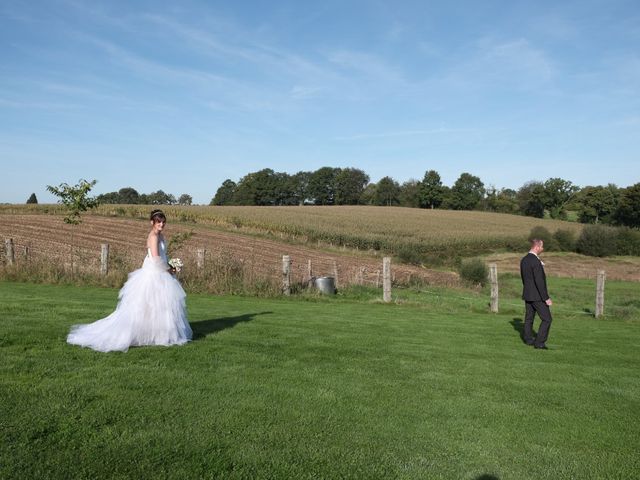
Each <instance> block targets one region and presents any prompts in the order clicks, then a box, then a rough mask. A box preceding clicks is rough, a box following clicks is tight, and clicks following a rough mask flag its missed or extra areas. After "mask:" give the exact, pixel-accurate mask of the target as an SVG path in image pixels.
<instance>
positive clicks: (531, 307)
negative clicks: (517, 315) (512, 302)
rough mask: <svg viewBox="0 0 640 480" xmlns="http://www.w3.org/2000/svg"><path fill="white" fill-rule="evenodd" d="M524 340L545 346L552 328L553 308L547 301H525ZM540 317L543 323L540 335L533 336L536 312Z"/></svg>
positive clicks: (539, 331) (539, 330)
mask: <svg viewBox="0 0 640 480" xmlns="http://www.w3.org/2000/svg"><path fill="white" fill-rule="evenodd" d="M524 305H525V312H524V341H525V342H527V343H529V344H531V343H532V344H534V345H537V346H539V347H541V346H543V345H544V344H545V342H546V341H547V338H548V337H549V329H550V328H551V320H552V319H551V309H550V308H549V305H547V304H546V303H545V302H524ZM536 313H537V314H538V316H539V317H540V320H541V323H540V328H539V329H538V335H537V336H536V338H535V340H534V338H533V318H534V316H535V314H536Z"/></svg>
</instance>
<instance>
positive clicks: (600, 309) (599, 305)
mask: <svg viewBox="0 0 640 480" xmlns="http://www.w3.org/2000/svg"><path fill="white" fill-rule="evenodd" d="M605 277H606V275H605V272H604V270H598V277H597V280H596V318H598V317H601V316H602V315H604V280H605Z"/></svg>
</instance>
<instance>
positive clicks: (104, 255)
mask: <svg viewBox="0 0 640 480" xmlns="http://www.w3.org/2000/svg"><path fill="white" fill-rule="evenodd" d="M107 273H109V244H108V243H103V244H102V248H101V250H100V275H103V276H104V275H106V274H107Z"/></svg>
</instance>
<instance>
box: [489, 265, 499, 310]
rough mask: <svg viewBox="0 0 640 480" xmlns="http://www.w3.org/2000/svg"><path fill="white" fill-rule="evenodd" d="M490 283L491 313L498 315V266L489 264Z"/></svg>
mask: <svg viewBox="0 0 640 480" xmlns="http://www.w3.org/2000/svg"><path fill="white" fill-rule="evenodd" d="M489 282H490V283H491V312H493V313H498V265H496V264H495V263H491V264H489Z"/></svg>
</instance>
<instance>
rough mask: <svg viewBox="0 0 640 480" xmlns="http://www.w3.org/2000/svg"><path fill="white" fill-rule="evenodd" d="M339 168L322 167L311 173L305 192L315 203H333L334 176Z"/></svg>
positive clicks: (334, 192) (334, 195) (334, 196)
mask: <svg viewBox="0 0 640 480" xmlns="http://www.w3.org/2000/svg"><path fill="white" fill-rule="evenodd" d="M338 173H340V169H339V168H333V167H322V168H320V169H318V170H316V171H315V172H313V173H312V174H311V176H310V177H309V185H308V189H307V193H308V194H309V198H310V199H312V200H313V203H314V204H316V205H334V204H335V200H336V185H335V180H336V176H337V175H338Z"/></svg>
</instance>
